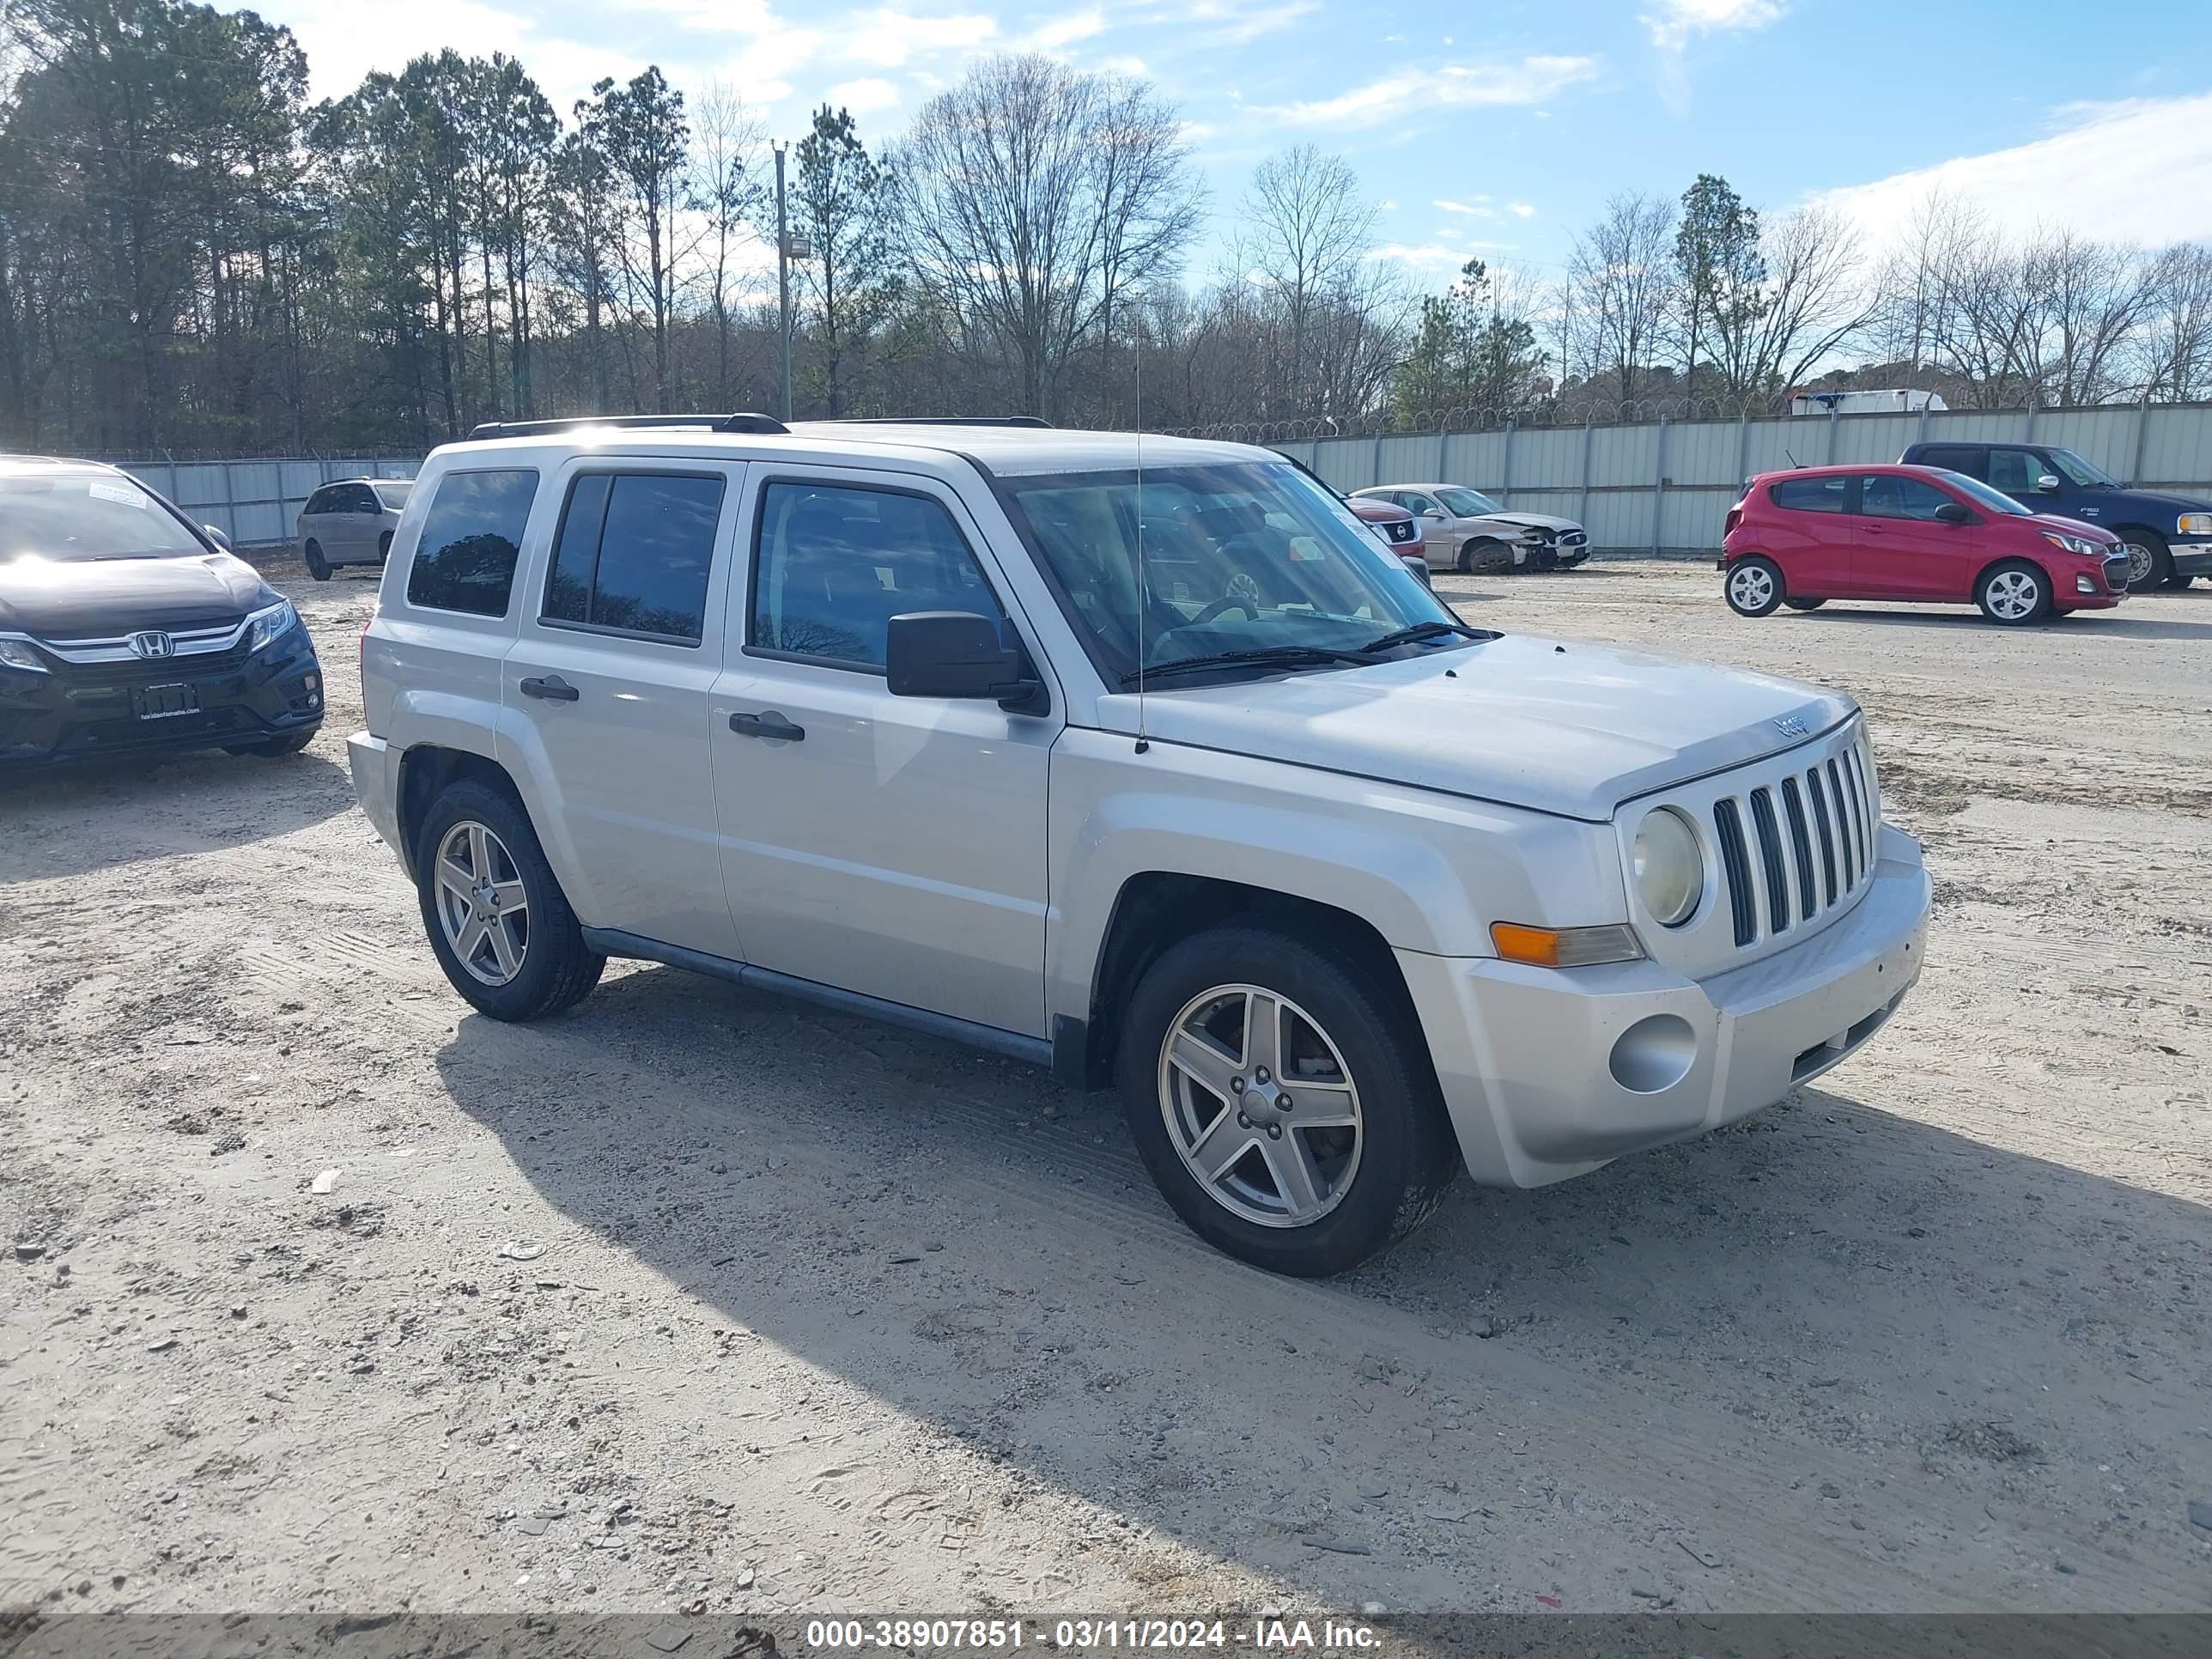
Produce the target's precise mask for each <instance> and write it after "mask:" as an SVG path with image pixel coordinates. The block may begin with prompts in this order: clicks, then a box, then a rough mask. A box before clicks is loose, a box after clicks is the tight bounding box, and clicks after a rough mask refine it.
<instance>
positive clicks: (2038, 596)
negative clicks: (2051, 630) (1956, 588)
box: [1974, 559, 2051, 628]
mask: <svg viewBox="0 0 2212 1659" xmlns="http://www.w3.org/2000/svg"><path fill="white" fill-rule="evenodd" d="M1974 603H1975V604H1976V605H1979V606H1981V608H1982V614H1983V615H1984V617H1988V618H1989V619H1990V621H1991V622H1993V623H1996V624H1997V625H1998V626H1999V627H2001V628H2027V627H2030V626H2032V625H2033V624H2034V623H2039V622H2041V621H2042V620H2043V619H2044V618H2045V617H2048V616H2049V615H2050V614H2051V577H2050V574H2049V573H2047V572H2046V571H2045V569H2044V568H2042V566H2040V565H2035V564H2030V563H2029V562H2027V560H2026V559H2007V560H2006V561H2005V562H2003V563H2002V564H1998V565H1992V566H1991V567H1990V568H1989V569H1987V570H1985V571H1984V572H1983V573H1982V576H1981V580H1979V581H1978V582H1976V583H1975V584H1974Z"/></svg>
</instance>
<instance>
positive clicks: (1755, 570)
mask: <svg viewBox="0 0 2212 1659" xmlns="http://www.w3.org/2000/svg"><path fill="white" fill-rule="evenodd" d="M1721 592H1722V594H1723V596H1724V597H1725V598H1726V599H1727V600H1728V604H1729V610H1731V611H1735V614H1736V615H1737V616H1739V617H1771V616H1772V615H1773V614H1774V612H1775V611H1776V609H1777V608H1778V606H1780V605H1781V604H1782V598H1783V594H1784V592H1785V590H1784V586H1783V582H1782V567H1781V566H1780V565H1778V564H1777V563H1775V562H1774V561H1773V560H1771V559H1770V558H1768V557H1767V556H1765V554H1763V553H1753V554H1751V555H1750V556H1747V557H1745V558H1741V559H1737V560H1735V561H1733V562H1730V564H1729V568H1728V574H1727V575H1726V576H1725V577H1723V579H1722V580H1721Z"/></svg>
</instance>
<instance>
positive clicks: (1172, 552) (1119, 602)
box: [1003, 461, 1452, 684]
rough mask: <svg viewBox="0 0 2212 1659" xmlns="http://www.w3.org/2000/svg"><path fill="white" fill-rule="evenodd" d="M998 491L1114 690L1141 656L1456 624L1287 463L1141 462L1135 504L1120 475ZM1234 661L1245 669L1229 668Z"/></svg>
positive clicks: (1294, 645)
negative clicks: (1140, 557)
mask: <svg viewBox="0 0 2212 1659" xmlns="http://www.w3.org/2000/svg"><path fill="white" fill-rule="evenodd" d="M1003 487H1004V489H1005V490H1006V494H1007V495H1009V496H1010V497H1011V498H1012V503H1013V505H1014V507H1015V508H1016V513H1015V515H1014V516H1015V519H1016V522H1017V523H1018V525H1019V526H1021V528H1022V529H1023V532H1024V535H1025V536H1026V537H1027V538H1028V540H1029V543H1030V550H1031V551H1032V552H1033V553H1034V554H1035V555H1036V557H1037V559H1038V560H1039V562H1041V563H1042V564H1043V566H1044V567H1045V568H1046V570H1047V572H1048V574H1050V575H1051V576H1052V578H1053V580H1054V586H1056V587H1057V588H1058V589H1059V591H1060V594H1061V596H1062V598H1063V599H1064V601H1065V604H1066V610H1067V611H1068V614H1069V616H1070V617H1071V618H1072V619H1073V621H1074V622H1075V623H1076V625H1077V627H1078V628H1079V629H1081V630H1082V632H1083V633H1084V634H1085V635H1086V638H1085V645H1086V647H1088V648H1089V649H1090V651H1091V657H1092V659H1093V660H1094V661H1096V662H1097V664H1098V665H1099V667H1100V668H1101V669H1102V670H1103V671H1104V673H1105V676H1106V678H1107V680H1108V681H1109V684H1110V683H1114V682H1117V681H1120V680H1121V679H1123V678H1127V677H1128V676H1130V675H1132V674H1133V673H1134V672H1135V671H1136V670H1137V668H1138V666H1139V661H1140V653H1141V662H1142V665H1143V666H1144V667H1145V668H1146V669H1147V670H1151V669H1153V668H1157V667H1158V666H1159V665H1161V664H1163V663H1168V662H1177V661H1182V660H1186V659H1189V658H1193V657H1199V656H1211V655H1213V654H1215V653H1221V652H1248V651H1290V652H1297V651H1300V650H1312V651H1347V650H1352V649H1354V648H1356V647H1360V646H1363V645H1365V644H1366V643H1367V642H1368V641H1371V640H1374V639H1376V638H1377V637H1379V636H1381V635H1385V634H1389V633H1392V632H1395V631H1396V630H1397V629H1401V628H1410V627H1413V626H1415V625H1417V624H1419V623H1450V622H1451V620H1452V617H1451V614H1450V612H1449V611H1446V610H1445V609H1444V607H1443V604H1442V603H1441V602H1440V601H1439V600H1437V599H1436V598H1435V597H1434V596H1433V595H1432V594H1431V593H1430V592H1429V591H1428V589H1427V588H1425V587H1424V586H1422V585H1421V583H1420V581H1419V579H1418V578H1417V577H1415V576H1414V575H1413V573H1412V572H1411V571H1409V570H1408V569H1407V568H1406V567H1405V565H1404V564H1403V563H1402V562H1401V561H1400V560H1399V559H1397V558H1396V557H1395V556H1392V555H1391V554H1389V553H1388V552H1386V551H1385V550H1383V547H1382V546H1381V545H1380V544H1378V543H1377V542H1376V539H1375V538H1374V536H1373V535H1372V534H1371V533H1370V532H1369V531H1368V529H1367V527H1366V526H1364V525H1363V524H1362V523H1361V522H1360V521H1359V520H1358V518H1356V517H1355V516H1353V514H1352V509H1351V508H1349V507H1346V506H1345V505H1344V503H1343V502H1342V501H1339V500H1337V498H1336V497H1335V496H1334V495H1330V494H1329V493H1328V490H1326V489H1322V487H1321V486H1320V485H1318V484H1316V483H1314V482H1313V481H1312V480H1311V479H1310V478H1309V477H1306V476H1305V475H1304V474H1303V473H1301V472H1300V471H1298V470H1297V468H1296V467H1295V466H1293V465H1291V464H1290V463H1289V462H1287V461H1285V462H1281V463H1269V462H1264V461H1247V462H1231V463H1228V464H1225V465H1219V466H1176V467H1148V468H1146V471H1145V475H1144V485H1143V490H1142V495H1141V501H1140V498H1139V488H1138V483H1137V475H1136V474H1135V473H1134V472H1129V471H1117V472H1083V473H1056V474H1049V475H1040V476H1036V477H1012V478H1008V479H1006V480H1005V481H1004V486H1003ZM1140 510H1141V513H1142V520H1141V525H1142V529H1143V538H1144V554H1145V557H1144V573H1143V583H1142V590H1141V593H1140V591H1139V580H1138V568H1137V545H1138V531H1139V511H1140ZM1140 614H1141V616H1142V618H1143V620H1142V623H1141V624H1140V623H1139V615H1140ZM1323 665H1325V664H1323ZM1236 666H1241V667H1243V669H1244V670H1245V671H1247V672H1249V671H1251V670H1252V667H1253V665H1250V664H1249V663H1248V664H1242V665H1225V668H1229V667H1236ZM1301 666H1303V665H1301ZM1281 667H1282V665H1280V664H1277V665H1273V668H1274V669H1275V670H1276V671H1279V670H1280V668H1281Z"/></svg>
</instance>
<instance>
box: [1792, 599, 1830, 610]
mask: <svg viewBox="0 0 2212 1659" xmlns="http://www.w3.org/2000/svg"><path fill="white" fill-rule="evenodd" d="M1782 603H1783V604H1784V605H1788V606H1789V607H1790V609H1791V610H1792V611H1818V610H1819V609H1820V607H1821V606H1822V605H1826V604H1827V601H1826V599H1790V598H1787V597H1785V598H1784V599H1783V601H1782Z"/></svg>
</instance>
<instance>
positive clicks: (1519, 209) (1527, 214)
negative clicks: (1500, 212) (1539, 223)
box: [1505, 202, 1536, 219]
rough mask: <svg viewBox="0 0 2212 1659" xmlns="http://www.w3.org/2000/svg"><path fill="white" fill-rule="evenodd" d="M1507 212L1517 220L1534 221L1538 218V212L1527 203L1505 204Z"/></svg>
mask: <svg viewBox="0 0 2212 1659" xmlns="http://www.w3.org/2000/svg"><path fill="white" fill-rule="evenodd" d="M1505 210H1506V211H1507V212H1508V213H1510V214H1511V215H1512V216H1514V217H1515V218H1516V219H1533V218H1534V217H1535V216H1536V210H1535V209H1534V207H1532V206H1531V205H1530V204H1528V203H1526V202H1508V203H1507V204H1505Z"/></svg>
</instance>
